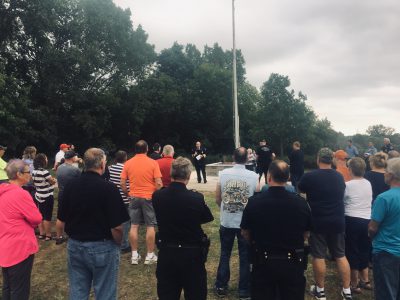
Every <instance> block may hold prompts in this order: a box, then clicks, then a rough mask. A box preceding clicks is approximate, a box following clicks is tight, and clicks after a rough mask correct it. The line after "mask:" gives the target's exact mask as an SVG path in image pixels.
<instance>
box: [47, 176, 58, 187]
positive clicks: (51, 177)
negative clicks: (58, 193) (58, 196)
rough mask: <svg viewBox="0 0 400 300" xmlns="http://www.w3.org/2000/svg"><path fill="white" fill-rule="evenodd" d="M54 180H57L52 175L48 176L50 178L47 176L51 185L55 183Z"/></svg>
mask: <svg viewBox="0 0 400 300" xmlns="http://www.w3.org/2000/svg"><path fill="white" fill-rule="evenodd" d="M56 182H57V180H56V179H55V178H54V177H53V176H50V178H49V183H50V184H51V185H55V184H56Z"/></svg>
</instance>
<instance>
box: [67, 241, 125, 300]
mask: <svg viewBox="0 0 400 300" xmlns="http://www.w3.org/2000/svg"><path fill="white" fill-rule="evenodd" d="M67 249H68V277H69V299H73V300H86V299H89V293H90V288H91V286H92V284H93V289H94V294H95V298H96V300H111V299H117V279H118V269H119V260H120V248H119V246H118V245H117V244H116V243H115V242H114V241H111V240H106V241H97V242H80V241H77V240H73V239H69V240H68V246H67Z"/></svg>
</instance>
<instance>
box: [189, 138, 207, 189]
mask: <svg viewBox="0 0 400 300" xmlns="http://www.w3.org/2000/svg"><path fill="white" fill-rule="evenodd" d="M206 156H207V149H206V148H204V147H202V146H201V143H200V142H199V141H197V142H196V145H195V147H194V148H193V149H192V157H193V164H194V167H195V168H196V173H197V182H198V183H200V182H201V176H200V171H201V173H202V175H203V181H204V183H207V177H206Z"/></svg>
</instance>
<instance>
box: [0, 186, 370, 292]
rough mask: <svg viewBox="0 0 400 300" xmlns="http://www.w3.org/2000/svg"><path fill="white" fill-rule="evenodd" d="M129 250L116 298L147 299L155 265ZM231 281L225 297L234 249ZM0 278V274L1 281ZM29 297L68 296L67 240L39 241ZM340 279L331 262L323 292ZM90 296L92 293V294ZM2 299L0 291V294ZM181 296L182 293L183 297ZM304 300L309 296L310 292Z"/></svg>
mask: <svg viewBox="0 0 400 300" xmlns="http://www.w3.org/2000/svg"><path fill="white" fill-rule="evenodd" d="M206 199H207V202H208V204H209V206H210V208H211V210H212V212H213V214H214V217H215V220H214V222H212V223H209V224H207V225H205V226H204V229H205V231H206V233H207V234H208V235H209V236H210V237H211V248H210V253H209V258H208V261H207V265H206V266H207V272H208V290H209V292H208V299H219V298H217V297H215V296H214V294H213V285H214V282H215V277H216V272H217V267H218V260H219V237H218V228H219V210H218V207H217V206H216V204H215V203H214V200H213V196H212V194H210V193H208V194H206ZM144 244H145V243H144V239H143V231H142V234H141V240H140V244H139V245H140V249H139V251H140V253H141V255H142V257H144V255H145V254H146V253H145V249H144ZM129 260H130V254H123V255H122V256H121V266H120V276H119V292H118V294H119V299H130V300H131V299H133V300H136V299H137V300H139V299H140V300H150V299H157V293H156V278H155V266H154V265H153V266H145V265H144V264H140V265H138V266H132V265H130V261H129ZM312 282H313V280H312V271H311V268H310V267H309V269H308V271H307V286H309V284H311V283H312ZM230 283H231V285H230V290H229V295H228V297H226V298H225V299H238V294H237V283H238V254H237V249H236V250H235V252H234V253H233V255H232V261H231V282H230ZM1 284H2V278H1V275H0V285H1ZM31 284H32V286H31V299H32V300H47V299H67V298H68V276H67V263H66V244H65V243H64V244H62V245H60V246H56V245H55V243H54V241H52V242H45V241H40V250H39V253H37V255H36V256H35V263H34V267H33V271H32V283H31ZM339 291H340V281H339V280H338V277H337V272H336V269H335V268H334V265H332V264H331V263H330V264H329V267H328V274H327V286H326V293H327V297H328V299H329V300H339V299H341V297H340V295H339ZM91 298H92V299H93V298H94V297H91ZM0 299H1V295H0ZM182 299H183V297H182ZM305 299H306V300H311V299H312V298H311V297H310V296H309V295H306V296H305ZM354 299H359V300H370V299H373V295H372V292H369V291H363V294H362V295H357V296H355V297H354Z"/></svg>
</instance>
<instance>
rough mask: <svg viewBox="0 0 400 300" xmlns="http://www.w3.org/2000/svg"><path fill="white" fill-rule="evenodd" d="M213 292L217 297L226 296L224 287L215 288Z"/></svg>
mask: <svg viewBox="0 0 400 300" xmlns="http://www.w3.org/2000/svg"><path fill="white" fill-rule="evenodd" d="M215 294H216V295H217V297H219V298H224V297H225V296H226V294H227V292H226V289H225V288H215Z"/></svg>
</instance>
